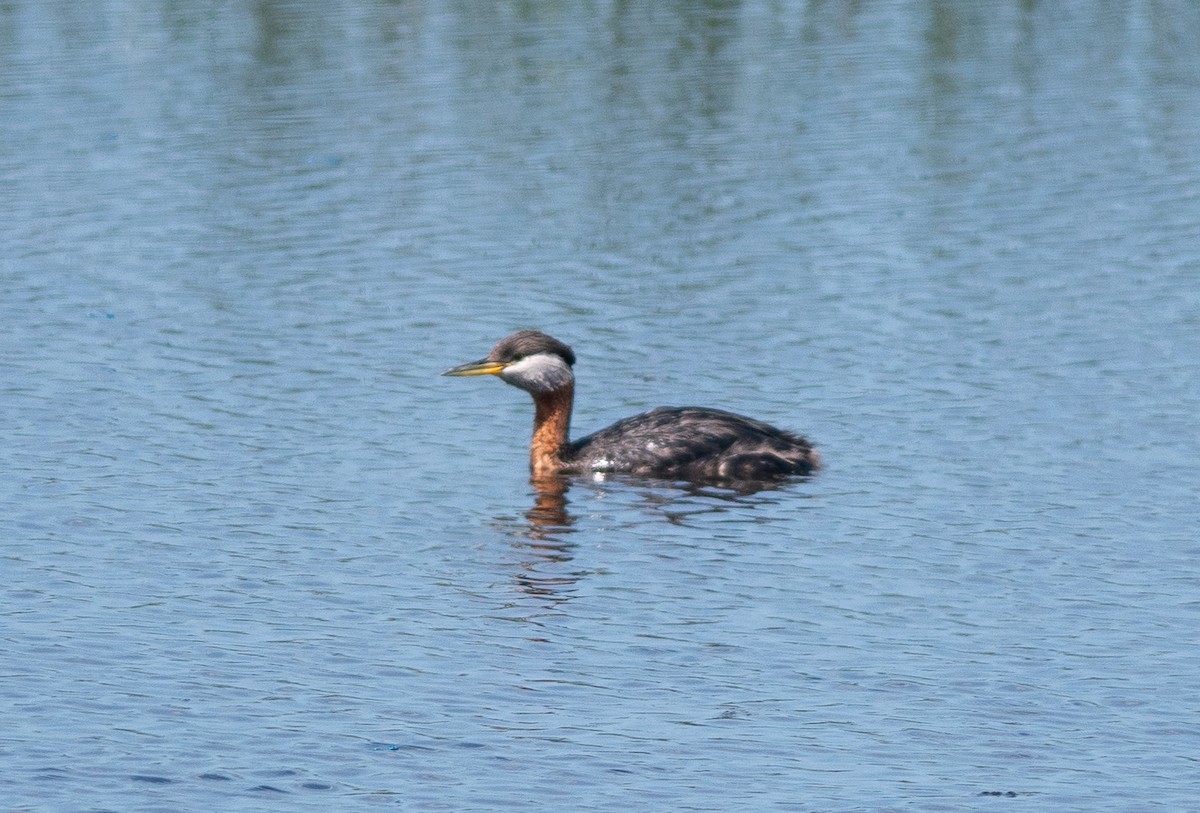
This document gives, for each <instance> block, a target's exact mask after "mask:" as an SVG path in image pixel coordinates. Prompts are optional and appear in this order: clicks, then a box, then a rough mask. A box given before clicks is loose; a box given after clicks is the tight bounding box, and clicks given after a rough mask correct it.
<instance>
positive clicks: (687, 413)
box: [565, 407, 819, 480]
mask: <svg viewBox="0 0 1200 813" xmlns="http://www.w3.org/2000/svg"><path fill="white" fill-rule="evenodd" d="M565 462H566V463H567V465H568V468H569V470H570V471H576V472H584V471H613V472H628V473H630V474H642V475H648V476H652V477H669V478H678V479H681V480H774V479H778V478H781V477H787V476H789V475H798V474H811V473H812V472H813V471H814V470H815V469H816V468H817V466H818V465H819V462H818V457H817V453H816V450H815V449H813V447H812V444H810V443H809V442H808V441H807V440H805V439H804V438H801V437H797V436H796V435H793V434H791V433H790V432H784V431H783V430H780V429H776V428H775V427H773V426H770V425H769V424H765V423H763V422H762V421H756V420H752V419H751V418H746V417H743V416H741V415H735V414H733V413H732V412H725V411H724V410H720V409H708V408H705V407H659V408H658V409H654V410H651V411H650V412H645V413H643V414H641V415H634V416H633V417H632V418H625V419H624V420H621V421H617V422H616V423H615V424H613V425H612V426H610V427H608V428H607V429H601V430H600V431H599V432H596V433H594V434H591V435H588V436H587V437H585V438H580V439H579V440H577V441H574V442H573V443H571V444H570V447H569V455H568V456H567V460H566V461H565Z"/></svg>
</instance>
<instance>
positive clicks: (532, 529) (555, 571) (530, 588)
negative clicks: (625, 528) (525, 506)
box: [515, 476, 583, 601]
mask: <svg viewBox="0 0 1200 813" xmlns="http://www.w3.org/2000/svg"><path fill="white" fill-rule="evenodd" d="M530 484H531V485H532V486H533V496H534V500H533V507H532V508H530V509H529V510H528V511H526V512H525V519H526V524H525V525H524V526H523V527H521V528H520V529H519V530H518V531H517V536H519V537H520V538H521V540H522V542H521V543H520V549H521V550H522V551H523V552H524V553H525V554H526V556H525V558H524V561H522V562H521V564H520V570H519V571H518V573H517V574H516V577H515V580H516V583H517V587H518V588H519V589H520V590H521V592H522V593H525V594H527V595H530V596H536V597H539V598H545V599H551V600H554V601H565V600H566V599H567V597H568V595H569V592H570V588H571V586H573V585H574V584H575V583H576V582H577V581H579V578H580V576H582V575H583V573H582V572H579V571H571V570H568V569H567V567H568V565H569V563H570V562H571V560H572V559H573V558H574V557H573V556H572V553H571V550H572V548H574V545H573V544H572V543H570V542H569V541H568V540H567V537H568V535H569V534H571V533H573V532H574V528H572V527H571V526H572V525H574V524H575V517H573V516H572V515H571V514H570V513H569V512H568V511H567V502H568V501H567V490H568V488H569V487H570V484H569V482H568V480H567V478H566V477H562V476H551V477H540V478H536V479H533V480H531V481H530Z"/></svg>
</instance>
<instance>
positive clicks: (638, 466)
mask: <svg viewBox="0 0 1200 813" xmlns="http://www.w3.org/2000/svg"><path fill="white" fill-rule="evenodd" d="M574 365H575V353H574V352H573V351H572V350H571V348H570V347H568V346H567V345H565V344H563V343H562V342H560V341H559V340H558V339H555V338H554V337H553V336H548V335H546V334H545V333H542V332H540V331H537V330H522V331H520V332H518V333H514V334H512V335H511V336H508V337H506V338H504V339H501V340H500V341H499V342H497V343H496V346H495V347H493V348H492V351H491V352H490V353H488V355H487V358H484V359H480V360H479V361H473V362H470V363H468V364H460V365H459V366H457V367H452V368H451V369H449V370H446V371H445V372H444V373H442V375H451V376H474V375H494V376H497V377H499V378H500V380H501V381H503V382H505V383H506V384H511V385H512V386H514V387H518V388H520V389H523V390H525V391H526V392H528V393H529V394H530V395H531V396H533V403H534V408H535V410H534V419H533V438H532V440H531V441H530V444H529V467H530V471H531V472H532V475H533V479H535V480H539V479H543V478H547V477H553V476H556V475H559V474H582V473H586V472H614V473H618V472H621V473H627V474H637V475H644V476H650V477H658V478H664V479H678V480H693V481H708V482H722V481H725V482H736V481H771V480H779V479H782V478H785V477H788V476H791V475H803V474H811V473H812V472H814V471H816V470H817V469H818V468H819V467H820V465H821V463H820V456H819V455H818V454H817V451H816V449H814V448H813V446H812V444H811V443H809V442H808V441H807V440H805V439H804V438H802V437H799V436H798V435H793V434H791V433H790V432H784V431H783V430H781V429H776V428H775V427H773V426H769V425H768V424H765V423H762V422H761V421H756V420H752V419H751V418H745V417H742V416H741V415H735V414H733V413H732V412H725V411H723V410H720V409H708V408H705V407H659V408H658V409H652V410H650V411H649V412H645V413H642V414H641V415H635V416H633V417H632V418H625V419H624V420H621V421H617V422H616V423H614V424H613V425H612V426H610V427H608V428H607V429H601V430H600V431H599V432H595V433H593V434H591V435H588V436H587V437H584V438H580V439H579V440H576V441H572V440H570V439H569V433H570V428H571V410H572V409H573V407H574V403H575V374H574V372H573V371H572V368H573V367H574Z"/></svg>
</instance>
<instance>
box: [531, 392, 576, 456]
mask: <svg viewBox="0 0 1200 813" xmlns="http://www.w3.org/2000/svg"><path fill="white" fill-rule="evenodd" d="M574 401H575V385H574V384H567V385H566V386H563V387H559V388H558V389H556V390H554V391H553V392H548V393H544V394H540V395H535V396H534V397H533V403H534V405H535V406H536V412H535V413H534V416H533V440H532V441H530V443H529V469H530V471H531V472H532V474H533V478H534V479H535V480H537V479H539V478H542V477H548V476H552V475H555V474H558V473H559V472H560V471H562V468H563V463H564V460H563V456H564V454H565V453H566V449H567V442H568V441H567V437H568V435H569V433H570V431H571V407H572V405H573V404H574Z"/></svg>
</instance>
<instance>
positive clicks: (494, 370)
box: [442, 330, 575, 395]
mask: <svg viewBox="0 0 1200 813" xmlns="http://www.w3.org/2000/svg"><path fill="white" fill-rule="evenodd" d="M574 363H575V354H574V353H573V352H571V348H569V347H567V346H566V345H565V344H563V343H562V342H560V341H559V340H558V339H556V338H554V337H553V336H547V335H546V334H545V333H542V332H540V331H537V330H522V331H520V332H519V333H514V334H512V335H511V336H508V337H505V338H503V339H501V340H500V341H499V342H497V343H496V346H495V347H493V348H492V352H490V353H488V355H487V358H485V359H480V360H479V361H472V362H470V363H469V364H460V365H459V366H457V367H452V368H451V369H449V370H447V371H446V372H444V373H442V375H495V376H499V377H500V380H501V381H503V382H504V383H506V384H512V385H513V386H514V387H519V388H521V389H523V390H525V391H526V392H528V393H531V394H533V395H542V394H545V393H550V392H555V391H557V390H561V389H562V388H563V387H566V386H569V385H570V384H572V383H574V381H575V376H574V374H573V373H572V372H571V365H573V364H574Z"/></svg>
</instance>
